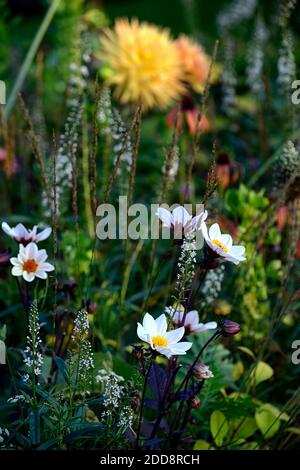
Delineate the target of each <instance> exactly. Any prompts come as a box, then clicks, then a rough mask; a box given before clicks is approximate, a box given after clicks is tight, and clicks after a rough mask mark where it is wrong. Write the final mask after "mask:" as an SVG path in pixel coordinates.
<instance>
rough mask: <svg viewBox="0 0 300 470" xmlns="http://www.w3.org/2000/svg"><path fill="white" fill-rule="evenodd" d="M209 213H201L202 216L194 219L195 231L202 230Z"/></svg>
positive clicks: (199, 215)
mask: <svg viewBox="0 0 300 470" xmlns="http://www.w3.org/2000/svg"><path fill="white" fill-rule="evenodd" d="M207 215H208V214H207V211H204V212H201V214H198V215H196V216H195V217H193V219H192V227H193V229H196V228H201V225H202V224H204V221H205V220H206V219H207Z"/></svg>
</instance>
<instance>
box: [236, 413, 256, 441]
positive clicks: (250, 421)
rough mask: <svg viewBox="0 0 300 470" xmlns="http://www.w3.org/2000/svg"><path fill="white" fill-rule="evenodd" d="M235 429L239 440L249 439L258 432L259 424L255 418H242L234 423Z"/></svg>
mask: <svg viewBox="0 0 300 470" xmlns="http://www.w3.org/2000/svg"><path fill="white" fill-rule="evenodd" d="M234 428H235V429H236V430H237V431H236V434H235V436H236V438H237V439H248V437H250V436H253V434H254V433H255V432H256V431H257V424H256V421H255V419H254V418H250V417H249V418H248V417H247V418H241V419H237V420H236V421H234Z"/></svg>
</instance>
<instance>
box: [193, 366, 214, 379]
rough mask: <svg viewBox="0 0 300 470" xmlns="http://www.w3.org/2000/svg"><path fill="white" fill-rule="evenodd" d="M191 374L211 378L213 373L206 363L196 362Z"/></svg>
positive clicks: (198, 377)
mask: <svg viewBox="0 0 300 470" xmlns="http://www.w3.org/2000/svg"><path fill="white" fill-rule="evenodd" d="M193 375H194V377H196V378H197V379H211V378H212V377H213V376H214V374H213V373H212V371H211V370H210V368H209V366H207V365H206V364H201V363H198V364H196V365H195V366H194V368H193Z"/></svg>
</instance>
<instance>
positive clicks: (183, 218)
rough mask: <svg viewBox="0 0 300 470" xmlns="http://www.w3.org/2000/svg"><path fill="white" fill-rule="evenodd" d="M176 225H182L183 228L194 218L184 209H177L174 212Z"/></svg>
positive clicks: (180, 207)
mask: <svg viewBox="0 0 300 470" xmlns="http://www.w3.org/2000/svg"><path fill="white" fill-rule="evenodd" d="M172 215H173V221H174V225H182V226H183V227H184V226H185V225H186V224H187V223H188V222H189V221H190V220H192V216H191V215H190V214H189V213H188V211H187V210H186V209H185V208H184V207H182V206H179V207H175V209H174V210H173V212H172Z"/></svg>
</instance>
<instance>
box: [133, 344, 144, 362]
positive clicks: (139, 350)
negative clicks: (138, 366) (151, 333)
mask: <svg viewBox="0 0 300 470" xmlns="http://www.w3.org/2000/svg"><path fill="white" fill-rule="evenodd" d="M132 356H133V357H134V358H135V359H136V360H137V361H142V360H143V359H144V348H143V347H142V346H135V347H134V348H133V350H132Z"/></svg>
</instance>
